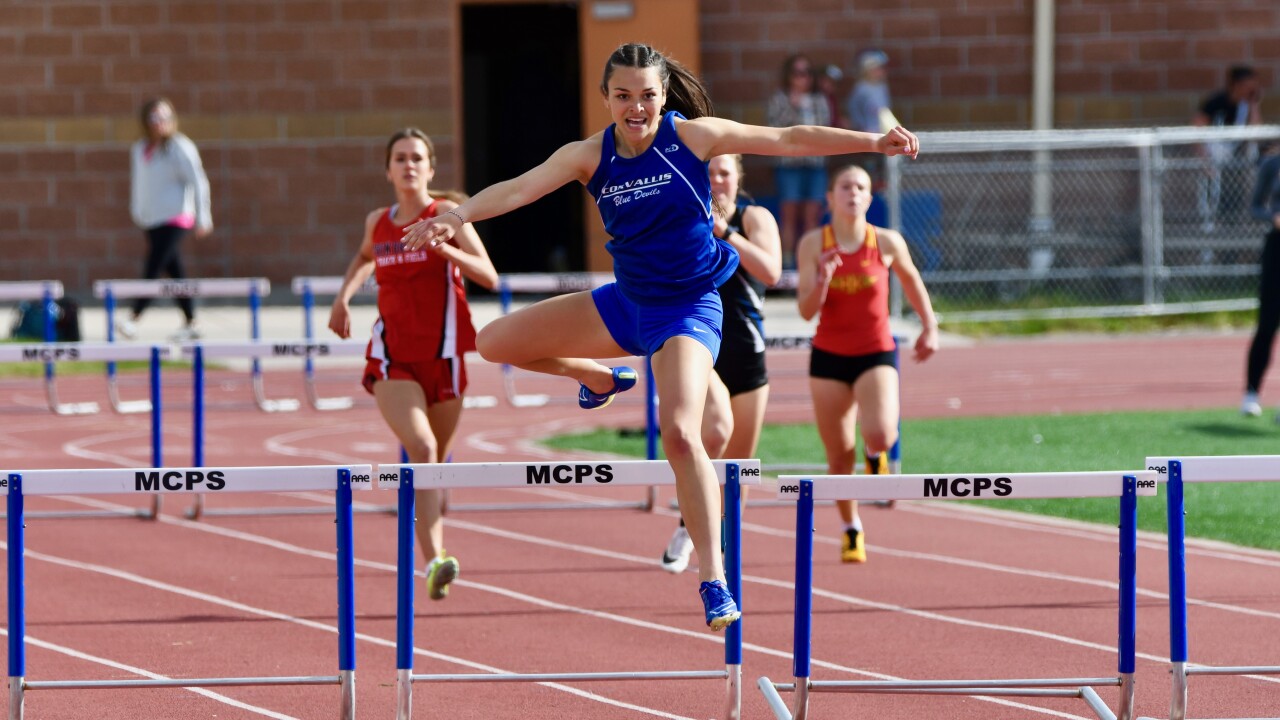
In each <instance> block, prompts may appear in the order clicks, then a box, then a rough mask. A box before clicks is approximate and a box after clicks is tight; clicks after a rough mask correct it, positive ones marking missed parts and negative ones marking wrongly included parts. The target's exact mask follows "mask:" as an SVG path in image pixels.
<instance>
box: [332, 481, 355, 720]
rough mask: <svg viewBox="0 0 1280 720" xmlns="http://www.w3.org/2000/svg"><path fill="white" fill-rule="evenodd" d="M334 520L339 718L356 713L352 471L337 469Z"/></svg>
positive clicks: (348, 719) (349, 718)
mask: <svg viewBox="0 0 1280 720" xmlns="http://www.w3.org/2000/svg"><path fill="white" fill-rule="evenodd" d="M335 500H336V502H335V507H334V513H335V515H336V517H335V520H334V522H335V523H336V524H337V526H338V554H337V560H338V677H339V682H340V683H341V686H342V701H341V705H340V707H341V710H340V712H339V718H340V720H355V716H356V584H355V541H354V538H353V533H352V529H351V471H350V470H347V469H345V468H344V469H342V470H339V471H338V492H337V497H336V498H335Z"/></svg>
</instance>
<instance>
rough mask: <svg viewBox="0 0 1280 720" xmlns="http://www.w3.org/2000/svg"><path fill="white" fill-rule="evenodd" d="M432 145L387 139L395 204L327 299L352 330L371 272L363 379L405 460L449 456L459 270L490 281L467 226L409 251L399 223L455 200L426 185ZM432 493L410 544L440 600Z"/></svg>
mask: <svg viewBox="0 0 1280 720" xmlns="http://www.w3.org/2000/svg"><path fill="white" fill-rule="evenodd" d="M435 160H436V158H435V149H434V148H433V147H432V145H431V140H430V139H429V138H428V137H427V136H426V134H424V133H423V132H422V131H421V130H418V129H417V128H406V129H404V130H401V131H399V132H397V133H396V134H394V135H392V136H391V140H390V141H389V142H388V143H387V161H386V167H387V180H388V181H390V182H391V184H392V186H393V187H395V191H396V204H395V205H392V206H391V207H389V208H385V207H384V208H378V209H377V210H374V211H373V212H371V213H369V215H368V217H366V218H365V222H364V239H363V240H362V241H361V243H360V249H359V251H357V252H356V256H355V257H354V258H352V260H351V264H350V265H349V266H348V267H347V273H346V275H345V277H343V281H342V289H341V291H340V292H339V293H338V297H337V298H335V299H334V301H333V310H332V312H331V313H330V315H329V329H331V330H333V331H334V332H335V333H337V334H338V336H339V337H343V338H348V337H351V314H350V307H349V302H350V300H351V296H352V295H353V294H355V292H356V290H357V289H358V288H359V287H360V286H361V285H362V284H364V282H365V280H367V279H368V278H369V275H370V274H371V273H375V277H376V278H377V281H378V314H379V317H378V320H377V322H375V323H374V325H373V338H372V339H371V340H370V341H369V350H368V351H367V352H366V354H365V357H366V359H367V361H368V362H367V363H366V365H365V371H364V378H363V384H364V387H365V389H366V390H368V391H369V392H370V393H372V394H373V396H374V398H376V399H377V401H378V409H379V410H380V411H381V412H382V417H383V419H384V420H386V421H387V425H388V426H390V427H391V431H392V432H394V433H395V435H396V437H397V438H398V439H399V440H400V444H401V445H403V446H404V448H405V451H406V452H407V453H408V455H409V461H410V462H414V463H431V462H443V461H444V459H445V458H446V457H448V455H449V447H450V445H451V444H452V443H453V435H454V431H455V430H457V428H458V419H459V417H460V416H461V414H462V396H463V393H464V391H465V390H466V388H467V372H466V366H465V365H464V361H463V355H464V353H466V352H468V351H470V350H474V349H475V347H476V330H475V327H474V326H473V325H472V324H471V311H470V309H469V308H468V306H467V296H466V289H465V288H464V286H463V284H462V278H463V277H464V276H465V277H466V278H467V279H469V280H471V281H472V282H475V283H478V284H480V285H482V286H484V287H486V288H490V289H492V288H493V287H494V286H496V285H497V284H498V272H497V270H495V269H494V267H493V263H492V262H491V261H490V260H489V255H488V253H487V252H485V249H484V244H483V243H481V242H480V237H479V236H478V235H476V232H475V229H474V228H473V227H472V226H471V225H465V226H463V230H462V232H459V233H458V234H457V235H455V236H454V237H453V241H452V242H448V243H442V244H440V245H438V246H435V247H433V248H430V249H428V248H423V249H420V250H408V249H406V248H405V247H404V244H403V243H402V242H401V237H402V235H403V234H404V228H405V226H407V225H410V224H412V223H415V222H417V221H419V220H423V219H426V218H433V217H436V216H438V215H441V214H443V213H447V212H449V211H450V210H452V209H453V208H455V207H457V203H456V202H454V201H452V200H448V199H444V198H437V197H435V196H433V194H432V193H431V192H430V191H429V190H428V189H427V186H428V184H429V183H430V181H431V178H432V176H433V175H434V174H435ZM440 501H441V495H440V492H439V491H437V490H426V491H422V492H419V493H417V499H416V503H417V506H418V508H419V509H418V513H419V514H418V523H417V527H418V543H419V544H420V545H421V546H422V554H423V556H424V557H426V558H427V559H428V564H427V594H428V596H430V597H431V599H432V600H440V599H442V598H444V597H445V595H447V594H448V592H449V583H451V582H453V580H454V578H456V577H457V576H458V561H457V559H456V558H453V557H450V556H446V555H445V553H444V545H443V543H444V525H443V523H441V521H440Z"/></svg>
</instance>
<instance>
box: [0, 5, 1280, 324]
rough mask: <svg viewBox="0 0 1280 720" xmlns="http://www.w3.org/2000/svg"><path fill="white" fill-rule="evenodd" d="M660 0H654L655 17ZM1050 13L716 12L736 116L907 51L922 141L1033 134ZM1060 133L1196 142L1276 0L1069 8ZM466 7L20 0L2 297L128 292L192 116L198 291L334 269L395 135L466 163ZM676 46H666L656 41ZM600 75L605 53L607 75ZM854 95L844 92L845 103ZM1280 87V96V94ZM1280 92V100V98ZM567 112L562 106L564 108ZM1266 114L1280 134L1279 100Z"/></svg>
mask: <svg viewBox="0 0 1280 720" xmlns="http://www.w3.org/2000/svg"><path fill="white" fill-rule="evenodd" d="M635 1H636V2H645V0H635ZM1032 6H1033V3H1032V2H1031V0H702V18H703V27H702V28H701V30H702V37H703V39H704V42H703V56H702V58H701V59H702V64H703V68H704V74H705V77H706V79H707V82H708V84H709V85H710V87H711V89H712V92H713V95H714V96H715V98H716V100H717V104H718V106H719V108H720V110H721V114H724V115H727V116H730V117H737V118H741V119H746V120H751V121H758V120H760V119H762V117H763V103H764V102H765V99H766V98H767V97H768V95H769V93H771V92H772V91H773V89H774V88H775V87H776V83H777V73H778V67H779V65H780V64H781V61H782V59H783V58H784V57H785V56H786V55H787V54H789V53H791V52H795V51H804V52H807V53H809V54H810V55H811V56H812V57H813V59H814V60H815V61H816V62H823V63H825V62H835V63H839V64H840V65H841V66H842V67H844V68H845V69H846V71H848V70H850V69H851V68H852V66H853V61H854V58H855V57H856V54H857V53H858V51H860V50H861V49H863V48H865V47H869V46H875V47H881V48H883V49H885V50H886V51H887V52H888V53H889V55H890V57H891V59H892V60H891V69H892V72H891V84H892V89H893V94H894V109H895V111H896V112H897V113H898V115H899V117H901V118H902V119H903V120H904V121H906V122H907V123H909V124H910V125H911V126H912V127H916V128H924V129H930V128H972V127H984V126H986V127H1025V126H1026V125H1027V123H1028V122H1029V109H1028V108H1029V101H1028V95H1029V93H1030V85H1031V81H1030V78H1031V71H1030V68H1029V63H1030V59H1031V31H1032V15H1031V12H1032ZM1057 6H1058V11H1057V29H1058V40H1057V52H1056V60H1057V76H1056V82H1057V93H1058V97H1057V123H1058V124H1059V126H1067V127H1070V126H1083V125H1105V124H1176V123H1181V122H1185V121H1186V119H1187V118H1188V117H1189V116H1190V114H1191V112H1192V110H1193V108H1194V106H1195V103H1196V101H1197V99H1198V98H1199V97H1200V96H1201V95H1203V94H1204V93H1205V92H1206V91H1208V90H1210V89H1212V88H1214V87H1216V86H1217V85H1219V84H1220V83H1221V77H1222V75H1223V72H1224V69H1225V67H1226V66H1227V65H1228V64H1230V63H1232V62H1236V61H1244V62H1251V63H1253V64H1254V65H1256V66H1257V67H1258V68H1259V69H1260V70H1261V72H1262V74H1263V79H1264V81H1265V82H1266V83H1267V84H1268V85H1274V83H1275V82H1276V81H1277V80H1280V41H1277V39H1276V34H1275V29H1276V28H1277V27H1280V4H1277V3H1276V2H1275V0H1167V1H1166V2H1154V1H1152V0H1058V2H1057ZM455 8H456V0H376V1H375V0H341V2H334V1H332V0H220V1H218V2H208V1H207V0H113V2H110V3H102V2H97V1H90V0H5V2H3V3H0V77H3V78H4V83H3V84H0V257H3V258H4V262H3V263H0V280H14V279H44V278H54V279H60V280H62V281H63V282H65V283H67V284H68V285H69V286H70V287H71V288H72V290H73V291H75V292H77V293H78V294H80V295H81V297H82V299H85V298H87V294H88V290H87V289H88V287H89V285H90V284H91V282H92V281H93V280H94V279H98V278H106V277H132V276H134V275H135V274H136V273H137V272H138V270H139V268H140V265H141V252H142V238H141V233H140V232H139V231H138V230H137V229H135V228H133V227H132V226H131V225H130V222H129V218H128V210H127V206H128V160H127V153H126V148H127V144H128V142H129V141H131V140H132V139H134V138H135V137H136V136H137V120H136V118H135V115H136V112H137V108H138V106H139V105H140V104H141V102H142V101H143V100H144V99H145V98H146V97H148V96H150V95H152V94H154V93H158V92H159V93H163V94H165V95H167V96H169V97H170V98H172V99H173V101H174V103H175V105H176V106H177V110H178V113H179V118H180V122H181V124H182V127H183V130H184V131H185V132H187V134H189V135H190V136H191V137H192V138H193V139H195V140H196V142H197V144H198V145H199V147H200V149H201V152H202V154H203V156H204V161H205V165H206V168H207V170H208V173H209V177H210V181H211V184H212V190H213V201H214V221H215V224H216V229H215V233H214V235H212V236H211V237H209V238H207V239H204V240H199V241H196V240H189V241H188V246H187V255H186V257H187V259H188V263H189V265H190V273H191V274H192V275H193V276H239V275H266V276H268V277H270V278H271V279H272V280H273V281H274V282H275V283H277V285H278V286H284V285H285V284H286V283H287V281H288V280H289V278H291V277H292V276H294V275H298V274H326V275H327V274H338V273H341V272H342V270H343V269H344V268H345V266H346V263H347V261H348V260H349V258H350V255H351V253H352V252H353V251H354V248H355V246H356V243H357V242H358V241H359V233H360V229H361V220H362V218H363V217H364V214H365V213H366V212H367V211H368V210H369V209H371V208H373V207H375V206H377V205H379V204H382V203H385V202H387V201H388V198H389V193H388V192H387V188H386V185H385V184H384V182H383V180H382V175H381V164H382V150H383V143H384V142H385V138H386V137H387V136H388V135H389V134H390V132H391V131H393V130H394V129H396V128H397V127H399V126H402V125H406V124H415V125H419V126H421V127H423V128H424V129H425V130H427V132H429V133H430V134H431V135H432V136H433V137H434V138H435V139H436V141H437V151H438V153H439V156H440V161H441V167H440V171H439V173H438V174H437V180H436V185H438V186H440V187H450V186H453V185H455V184H456V183H457V182H458V177H459V175H458V172H457V168H456V167H454V162H455V151H456V149H457V133H456V129H455V128H454V121H453V105H452V103H453V92H454V84H453V77H454V72H455V70H456V68H455V67H454V66H453V62H454V57H455V47H454V43H455V42H456V35H455V30H454V27H453V22H454V20H453V19H454V17H455V12H456V10H455ZM652 41H653V42H655V43H656V44H661V39H660V38H654V39H652ZM602 60H603V59H602V58H587V59H586V61H587V62H589V63H598V62H601V61H602ZM848 84H849V83H848V81H847V80H846V83H845V89H846V90H847V87H848ZM1277 90H1278V91H1280V88H1278V89H1277ZM1273 95H1274V94H1273ZM554 110H555V109H549V111H554ZM1265 111H1266V113H1267V115H1268V116H1269V117H1271V118H1278V119H1280V106H1277V105H1276V104H1275V103H1274V102H1273V101H1272V102H1269V104H1268V105H1267V106H1266V108H1265Z"/></svg>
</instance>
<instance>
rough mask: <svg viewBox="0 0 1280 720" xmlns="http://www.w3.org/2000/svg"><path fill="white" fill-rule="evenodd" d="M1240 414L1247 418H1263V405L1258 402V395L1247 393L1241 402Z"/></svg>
mask: <svg viewBox="0 0 1280 720" xmlns="http://www.w3.org/2000/svg"><path fill="white" fill-rule="evenodd" d="M1240 414H1241V415H1243V416H1245V417H1262V404H1261V403H1259V402H1258V395H1257V394H1256V393H1245V396H1244V400H1242V401H1241V402H1240Z"/></svg>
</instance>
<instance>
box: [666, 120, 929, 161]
mask: <svg viewBox="0 0 1280 720" xmlns="http://www.w3.org/2000/svg"><path fill="white" fill-rule="evenodd" d="M676 132H678V133H679V135H680V139H681V140H683V141H684V143H685V145H688V146H689V149H690V150H692V151H693V152H694V153H696V154H697V155H698V157H700V158H704V159H705V158H711V157H715V156H716V155H724V154H727V153H729V154H731V153H737V154H742V155H782V156H809V155H843V154H845V153H863V152H878V153H884V154H885V155H907V156H909V157H915V156H916V153H918V152H919V151H920V141H919V140H917V139H916V136H915V135H914V134H912V133H911V131H909V130H907V129H906V128H903V127H896V128H894V129H892V130H890V131H889V132H887V133H885V134H883V135H877V134H875V133H865V132H857V131H855V130H845V129H843V128H833V127H825V126H820V125H793V126H791V127H785V128H773V127H763V126H761V125H744V124H742V123H738V122H734V121H732V120H726V119H724V118H717V117H700V118H697V119H695V120H687V121H684V122H678V121H677V124H676Z"/></svg>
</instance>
